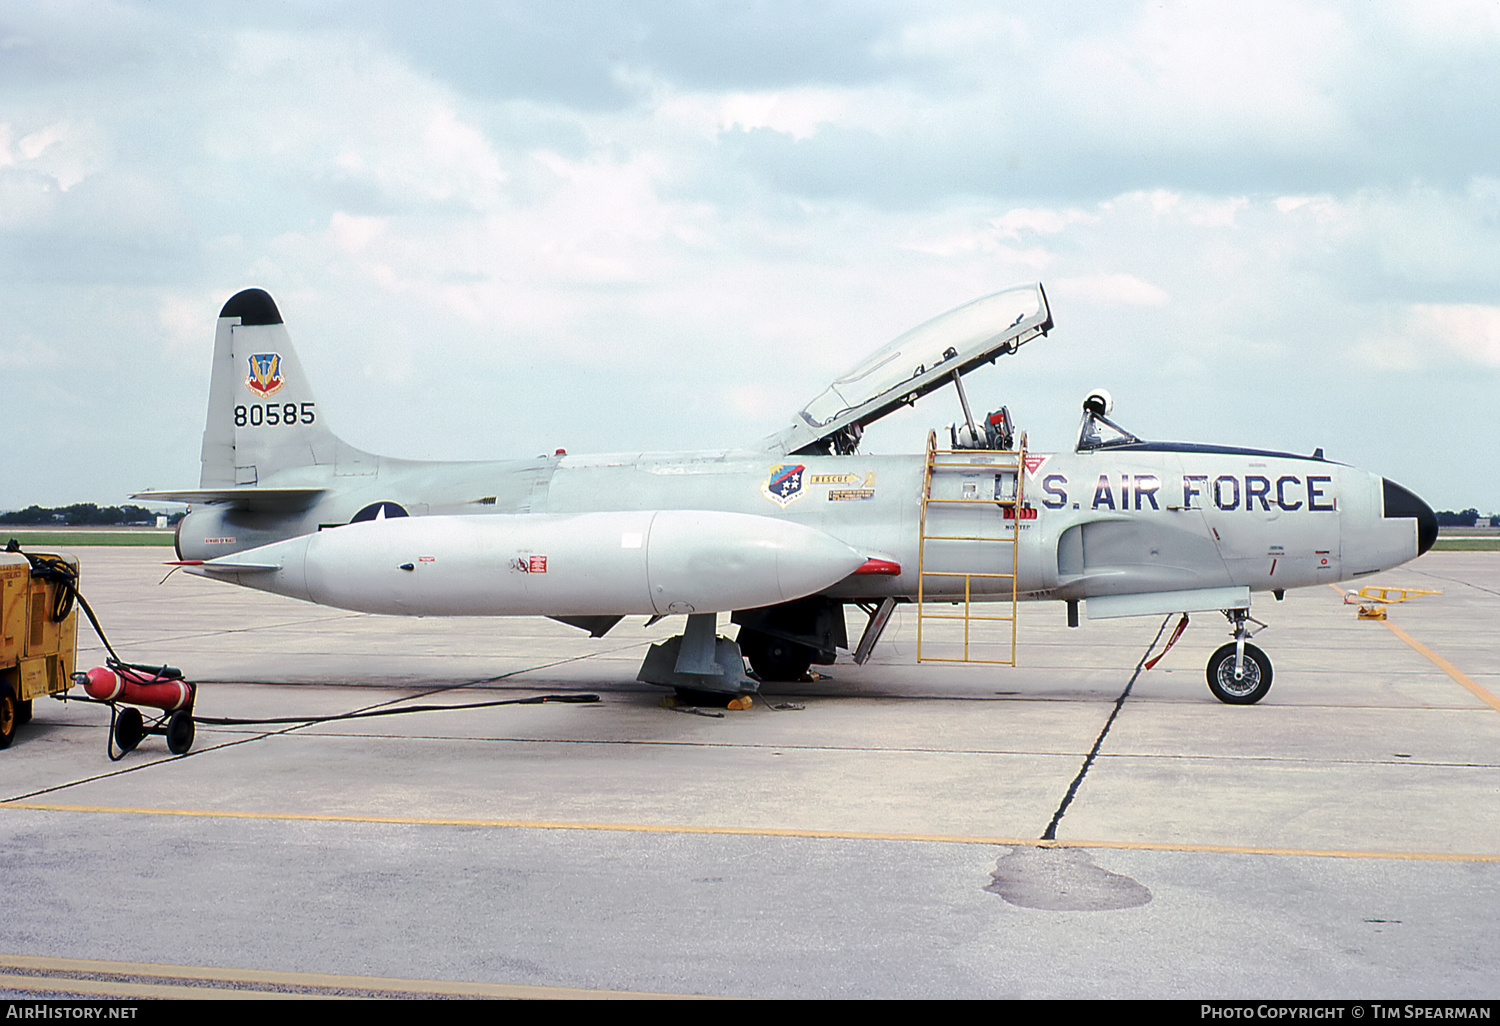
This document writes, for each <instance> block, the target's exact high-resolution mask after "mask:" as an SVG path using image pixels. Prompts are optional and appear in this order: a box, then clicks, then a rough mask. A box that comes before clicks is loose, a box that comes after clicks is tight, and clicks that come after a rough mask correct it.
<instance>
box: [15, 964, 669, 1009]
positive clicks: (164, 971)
mask: <svg viewBox="0 0 1500 1026" xmlns="http://www.w3.org/2000/svg"><path fill="white" fill-rule="evenodd" d="M0 968H4V969H20V970H30V971H32V972H39V973H110V974H113V975H117V976H145V977H150V978H152V979H165V980H196V981H201V982H202V983H203V984H213V983H224V984H242V985H244V984H248V985H261V986H270V987H303V988H316V989H319V990H341V991H347V990H362V991H380V992H384V993H399V994H411V995H440V996H448V997H487V998H522V999H530V1000H534V999H545V998H552V999H590V1000H594V999H599V998H647V999H655V998H690V997H696V996H697V995H692V994H652V993H646V992H642V991H629V990H584V989H582V988H577V987H533V986H523V985H519V984H515V985H513V984H503V983H467V982H461V981H453V980H405V979H395V978H389V977H384V976H342V975H334V974H330V973H291V972H266V971H261V970H256V969H226V968H219V967H214V966H196V965H156V964H154V963H151V962H106V961H100V960H97V959H83V958H45V957H41V956H36V955H4V954H0ZM6 986H11V987H15V988H16V989H20V990H47V991H54V990H55V991H63V992H66V993H70V994H100V995H123V996H126V997H195V998H204V997H226V998H308V997H345V996H347V995H343V994H332V995H322V994H316V993H307V992H303V993H287V992H285V991H280V992H278V991H264V990H236V989H232V988H230V987H214V986H193V985H191V984H161V983H134V982H131V981H120V982H115V981H113V980H79V979H73V978H71V977H65V976H63V977H59V976H24V975H19V974H11V975H0V987H6Z"/></svg>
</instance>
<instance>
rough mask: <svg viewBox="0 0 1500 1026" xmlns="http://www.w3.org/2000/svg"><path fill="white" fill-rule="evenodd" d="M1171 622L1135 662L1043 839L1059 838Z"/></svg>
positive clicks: (1157, 632)
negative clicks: (1059, 829)
mask: <svg viewBox="0 0 1500 1026" xmlns="http://www.w3.org/2000/svg"><path fill="white" fill-rule="evenodd" d="M1171 622H1172V617H1171V616H1168V617H1167V618H1166V619H1165V620H1163V621H1162V622H1161V626H1160V627H1158V628H1157V629H1156V637H1154V638H1152V639H1151V644H1149V645H1147V646H1146V651H1145V652H1144V653H1143V654H1142V655H1141V661H1140V662H1138V663H1136V664H1135V672H1134V673H1132V674H1131V675H1130V681H1129V683H1127V684H1126V685H1125V690H1124V691H1121V692H1120V697H1119V698H1117V699H1115V708H1114V711H1113V712H1111V713H1110V714H1109V719H1108V720H1106V721H1105V723H1104V729H1103V730H1101V731H1099V736H1098V737H1097V738H1095V739H1094V747H1093V748H1091V749H1089V755H1088V758H1086V759H1084V760H1083V766H1082V767H1080V768H1079V770H1078V776H1076V777H1074V778H1073V783H1072V784H1071V785H1069V787H1068V793H1067V794H1065V795H1063V800H1062V804H1061V805H1059V806H1058V807H1057V811H1056V812H1054V813H1053V814H1052V822H1050V823H1048V824H1047V829H1046V832H1044V833H1043V834H1042V837H1041V839H1042V840H1044V841H1055V840H1057V824H1058V823H1060V822H1062V818H1063V813H1065V812H1067V811H1068V806H1069V805H1071V804H1073V796H1074V795H1075V794H1077V793H1078V788H1079V786H1080V785H1081V784H1082V783H1083V778H1084V777H1086V776H1088V772H1089V767H1091V766H1093V765H1094V759H1095V757H1096V756H1098V754H1099V749H1100V748H1102V747H1104V739H1105V737H1106V736H1108V734H1109V728H1110V727H1112V726H1114V724H1115V717H1116V716H1119V715H1120V709H1121V707H1122V706H1124V704H1125V699H1127V698H1129V697H1130V689H1131V688H1133V687H1135V682H1136V680H1138V679H1139V678H1140V676H1141V671H1142V670H1144V669H1145V668H1146V660H1147V659H1149V658H1150V656H1151V650H1152V649H1154V648H1155V647H1156V643H1157V642H1158V641H1160V640H1161V636H1162V632H1163V631H1165V630H1166V629H1167V624H1169V623H1171Z"/></svg>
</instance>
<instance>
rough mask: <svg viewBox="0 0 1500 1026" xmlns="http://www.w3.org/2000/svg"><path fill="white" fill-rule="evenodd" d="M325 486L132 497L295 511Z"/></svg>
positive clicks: (198, 490)
mask: <svg viewBox="0 0 1500 1026" xmlns="http://www.w3.org/2000/svg"><path fill="white" fill-rule="evenodd" d="M327 491H328V489H326V488H254V487H250V488H188V489H182V490H178V491H159V492H158V491H148V492H136V493H135V494H134V495H132V496H131V498H132V499H145V500H146V501H148V502H187V503H191V504H193V505H210V504H220V503H222V504H227V505H233V506H236V507H238V508H239V509H245V510H255V511H266V512H292V511H296V510H303V509H307V508H308V507H309V506H311V505H312V504H313V503H314V502H317V501H318V497H319V496H321V495H323V494H324V493H325V492H327Z"/></svg>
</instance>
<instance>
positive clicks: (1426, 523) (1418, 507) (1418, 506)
mask: <svg viewBox="0 0 1500 1026" xmlns="http://www.w3.org/2000/svg"><path fill="white" fill-rule="evenodd" d="M1380 481H1381V484H1383V485H1384V486H1385V515H1386V517H1388V518H1391V519H1395V518H1398V517H1415V518H1416V521H1417V555H1419V556H1420V555H1421V554H1422V553H1424V552H1426V551H1427V550H1428V549H1430V548H1432V543H1433V542H1435V541H1437V534H1438V530H1437V529H1438V522H1437V514H1436V513H1434V512H1433V511H1432V507H1431V506H1429V505H1427V503H1425V502H1423V501H1422V500H1421V499H1419V498H1417V497H1416V496H1415V495H1413V494H1412V493H1411V492H1409V491H1407V490H1406V489H1405V488H1402V487H1401V486H1400V485H1398V484H1397V483H1396V482H1394V481H1392V480H1390V479H1389V478H1384V477H1383V478H1381V479H1380Z"/></svg>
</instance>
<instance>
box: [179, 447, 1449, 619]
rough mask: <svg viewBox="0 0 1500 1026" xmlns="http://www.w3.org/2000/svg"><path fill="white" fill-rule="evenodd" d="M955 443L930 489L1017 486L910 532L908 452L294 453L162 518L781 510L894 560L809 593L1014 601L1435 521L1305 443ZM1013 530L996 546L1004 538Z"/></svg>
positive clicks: (1305, 569) (1304, 571)
mask: <svg viewBox="0 0 1500 1026" xmlns="http://www.w3.org/2000/svg"><path fill="white" fill-rule="evenodd" d="M969 458H970V459H971V460H973V461H978V463H979V464H980V465H979V466H976V467H974V468H973V469H965V470H962V471H948V472H945V473H940V474H936V475H933V477H932V478H931V484H930V492H929V493H928V494H929V495H930V497H931V498H932V499H952V498H961V497H962V498H971V499H972V498H979V499H995V498H999V497H1001V496H1002V495H1005V496H1009V495H1016V497H1017V505H1015V506H1009V505H1007V504H1002V503H997V502H969V503H962V504H949V505H944V504H941V503H929V504H927V505H926V514H927V517H926V525H925V529H924V524H923V512H924V502H923V495H924V488H927V487H928V484H927V461H926V458H925V457H924V456H923V455H911V456H859V455H852V456H789V457H780V458H777V457H774V456H768V455H767V454H764V453H753V452H751V453H747V452H705V453H686V454H669V455H656V454H620V455H605V456H569V455H561V454H560V455H557V456H554V457H544V458H537V459H533V460H517V461H500V462H493V463H490V462H481V463H415V462H409V461H402V460H392V459H387V458H379V459H378V460H377V461H376V462H375V464H374V465H373V466H367V467H364V468H361V469H362V471H363V472H361V473H358V474H339V473H337V472H335V471H334V470H333V469H332V468H327V467H305V468H298V469H297V470H295V471H293V472H291V473H290V474H289V475H288V479H287V480H285V481H279V480H271V481H262V482H261V486H262V487H265V488H267V489H271V488H274V487H277V486H278V485H280V486H298V487H303V488H308V487H320V488H324V489H326V490H325V491H324V492H323V494H322V495H321V496H320V497H319V498H318V499H317V500H316V501H315V502H314V503H313V504H312V505H310V506H308V508H306V509H304V510H300V511H296V510H285V509H267V510H262V511H248V510H243V509H232V508H228V507H222V506H208V507H204V508H200V509H197V510H194V511H193V512H192V513H190V514H189V515H188V517H186V518H185V519H184V520H183V521H182V524H181V527H180V528H179V534H178V552H179V556H180V557H181V558H182V559H185V560H209V559H213V558H216V557H221V556H226V555H229V554H231V553H235V552H241V551H244V550H247V549H251V548H255V547H258V546H261V545H265V544H268V543H271V542H276V541H280V540H282V539H286V538H291V537H295V536H299V535H305V534H310V533H313V532H316V531H319V530H320V529H329V528H332V527H337V526H340V525H343V524H347V523H349V522H350V521H351V520H354V519H355V518H356V517H359V518H360V519H368V518H370V517H372V516H375V515H396V516H399V515H400V514H401V513H402V512H405V513H406V514H409V515H411V516H417V517H420V516H451V515H460V514H461V515H473V516H504V515H507V514H573V513H593V512H613V511H647V510H711V511H721V512H727V513H738V514H750V515H754V516H761V517H772V518H777V519H785V520H789V521H793V522H797V523H800V524H803V525H805V526H808V527H812V528H815V529H817V530H819V531H822V532H825V533H826V534H828V535H830V536H832V537H833V538H836V539H838V540H839V541H842V542H843V543H845V544H846V545H848V546H850V547H851V548H853V549H856V550H858V551H860V552H862V553H864V554H866V555H868V556H869V557H871V558H878V559H884V560H888V561H890V562H893V563H895V564H897V565H899V567H900V573H899V574H894V575H851V576H849V577H848V578H846V579H844V580H842V581H840V582H839V583H837V584H835V585H833V586H832V587H830V588H828V589H826V590H825V591H824V594H826V595H828V596H830V597H833V598H838V599H844V600H851V601H853V600H866V599H875V598H881V597H886V596H898V597H915V596H916V595H917V592H918V579H919V568H921V569H924V570H925V571H927V576H925V577H924V578H923V579H922V580H923V583H922V586H923V590H924V591H925V593H926V595H927V597H937V596H941V595H944V594H948V593H952V594H961V593H962V589H963V588H964V587H965V586H966V585H965V582H964V581H963V579H960V578H948V577H943V576H940V575H939V576H934V575H933V572H934V571H938V572H941V571H944V570H951V571H956V572H962V573H972V574H983V573H985V572H997V573H1008V572H1009V571H1010V569H1011V567H1012V566H1014V567H1015V570H1016V577H1017V584H1016V588H1017V592H1018V594H1019V597H1021V598H1028V599H1087V598H1094V597H1100V596H1115V595H1133V594H1140V593H1154V592H1181V591H1199V590H1203V589H1214V588H1226V587H1245V588H1249V589H1250V590H1252V591H1268V590H1275V591H1279V590H1282V589H1286V588H1295V587H1303V586H1307V585H1315V584H1322V583H1328V582H1334V581H1342V580H1347V579H1350V578H1354V577H1359V576H1361V575H1363V574H1367V573H1373V572H1375V571H1378V570H1382V569H1386V568H1388V567H1391V566H1395V565H1397V564H1399V563H1402V562H1405V561H1406V560H1409V559H1412V558H1415V557H1416V556H1417V555H1419V554H1420V552H1421V551H1424V550H1425V548H1426V547H1428V546H1430V545H1431V535H1434V534H1435V532H1436V520H1435V518H1434V517H1433V514H1432V511H1431V510H1430V509H1428V508H1427V507H1426V506H1425V504H1423V503H1422V502H1421V500H1419V499H1417V498H1416V497H1415V496H1413V495H1411V493H1409V492H1407V491H1405V489H1401V488H1400V487H1399V486H1396V485H1394V484H1392V483H1391V482H1388V481H1386V480H1384V479H1383V478H1381V477H1379V476H1378V475H1375V474H1371V473H1368V472H1366V471H1363V470H1358V469H1356V468H1353V467H1349V466H1345V465H1343V464H1339V463H1335V462H1331V461H1328V460H1325V459H1323V458H1321V457H1307V456H1296V455H1291V454H1286V453H1272V452H1261V451H1254V450H1243V449H1229V448H1223V447H1212V446H1192V445H1171V444H1165V445H1162V444H1153V443H1137V444H1133V445H1129V446H1123V447H1118V448H1107V449H1095V450H1087V451H1081V452H1061V453H1050V454H1049V453H1028V454H1026V463H1025V466H1026V471H1025V473H1024V474H1023V475H1022V480H1021V482H1020V484H1019V488H1017V485H1016V483H1015V481H1014V473H1013V472H1007V471H1006V470H1004V469H1002V467H1001V464H1002V463H1003V462H1005V461H1004V460H1002V458H1001V454H998V453H994V454H990V453H985V452H983V451H979V452H976V453H974V454H972V456H970V457H969ZM987 459H994V460H995V463H996V469H995V470H993V471H991V470H988V469H985V468H983V467H982V463H983V461H985V460H987ZM1009 465H1010V466H1012V467H1013V466H1014V465H1015V459H1014V457H1010V458H1009ZM1007 473H1010V476H1011V480H1009V481H1006V480H1004V478H1005V477H1006V474H1007ZM1017 531H1019V537H1018V539H1017V541H1016V544H1015V546H1014V552H1013V551H1012V546H1011V545H1010V544H1007V543H1004V542H1005V540H1006V539H1010V538H1015V537H1016V532H1017ZM924 533H925V535H926V536H927V537H928V539H929V540H927V541H926V542H925V544H924V542H923V540H922V538H923V535H924ZM933 536H939V537H942V536H947V537H953V536H958V537H964V538H983V539H995V540H977V541H943V540H937V541H934V540H931V539H932V537H933ZM245 583H252V582H250V581H246V582H245ZM967 586H968V587H969V588H970V593H971V594H973V595H976V596H978V595H982V594H986V593H988V594H995V595H999V594H1001V593H1003V594H1004V595H1005V596H1006V597H1009V594H1010V583H1009V581H1008V579H1005V578H1000V577H996V578H986V577H975V578H973V579H971V580H969V581H968V582H967Z"/></svg>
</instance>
